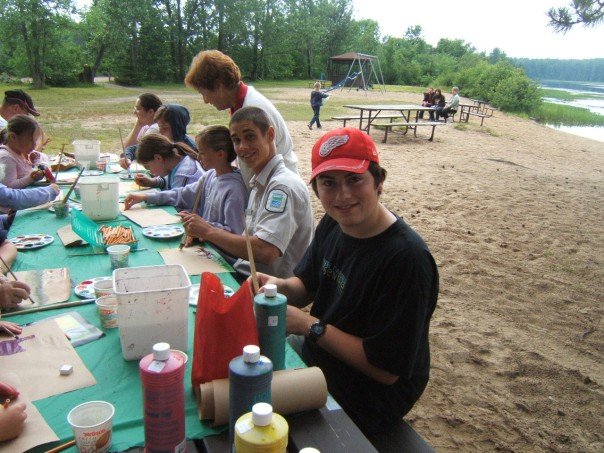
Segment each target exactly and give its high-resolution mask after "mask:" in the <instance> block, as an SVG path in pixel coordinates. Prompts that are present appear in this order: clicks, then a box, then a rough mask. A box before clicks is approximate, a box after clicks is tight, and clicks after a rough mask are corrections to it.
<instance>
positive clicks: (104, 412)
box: [67, 401, 115, 453]
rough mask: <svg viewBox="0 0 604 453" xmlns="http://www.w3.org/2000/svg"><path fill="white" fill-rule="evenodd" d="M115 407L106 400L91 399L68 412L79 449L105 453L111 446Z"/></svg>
mask: <svg viewBox="0 0 604 453" xmlns="http://www.w3.org/2000/svg"><path fill="white" fill-rule="evenodd" d="M114 413H115V408H114V407H113V405H112V404H110V403H107V402H105V401H89V402H87V403H83V404H80V405H78V406H76V407H74V408H73V409H72V410H71V411H69V414H67V421H68V422H69V424H70V425H71V429H72V430H73V435H74V437H75V441H76V445H77V447H78V451H79V452H81V453H92V452H97V453H103V452H106V451H107V450H109V447H111V429H112V426H113V414H114Z"/></svg>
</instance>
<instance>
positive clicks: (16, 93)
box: [0, 90, 40, 130]
mask: <svg viewBox="0 0 604 453" xmlns="http://www.w3.org/2000/svg"><path fill="white" fill-rule="evenodd" d="M15 115H33V116H40V112H38V111H37V110H36V108H35V107H34V101H33V100H32V98H31V96H30V95H29V94H27V93H26V92H25V91H23V90H8V91H5V92H4V99H3V101H2V105H1V106H0V130H2V129H4V128H5V127H6V124H7V123H8V120H10V119H11V118H12V117H13V116H15Z"/></svg>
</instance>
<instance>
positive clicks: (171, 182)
mask: <svg viewBox="0 0 604 453" xmlns="http://www.w3.org/2000/svg"><path fill="white" fill-rule="evenodd" d="M136 161H137V162H138V163H139V164H140V165H142V166H143V167H144V168H145V169H146V170H148V171H149V172H151V174H152V175H153V177H151V178H150V177H148V176H147V175H145V174H142V173H137V174H136V176H135V181H136V183H137V184H138V185H139V186H142V187H156V188H158V189H160V190H171V189H177V188H179V187H184V186H186V185H187V184H192V183H194V182H196V181H197V180H198V179H199V178H201V176H202V175H203V174H204V171H203V169H202V168H201V165H200V164H199V162H198V161H197V151H195V150H193V149H192V148H191V147H190V146H189V145H188V144H187V143H185V142H176V143H174V142H172V140H170V139H169V138H168V137H166V136H164V135H160V134H149V135H145V136H144V137H143V139H142V140H141V141H140V143H139V144H138V148H137V149H136Z"/></svg>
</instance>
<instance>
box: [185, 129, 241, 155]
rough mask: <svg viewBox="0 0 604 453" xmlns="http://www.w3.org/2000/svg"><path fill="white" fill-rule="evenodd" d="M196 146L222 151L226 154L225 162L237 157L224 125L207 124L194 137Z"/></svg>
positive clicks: (229, 134)
mask: <svg viewBox="0 0 604 453" xmlns="http://www.w3.org/2000/svg"><path fill="white" fill-rule="evenodd" d="M195 143H197V148H198V149H201V147H202V145H204V146H207V147H208V148H211V149H212V150H213V151H216V152H218V151H224V152H225V153H226V155H227V162H233V161H234V160H235V158H236V157H237V154H236V153H235V147H234V146H233V141H232V140H231V133H230V132H229V128H228V127H226V126H208V127H206V128H205V129H204V130H203V131H201V132H200V133H199V134H197V136H196V137H195Z"/></svg>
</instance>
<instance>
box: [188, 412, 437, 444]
mask: <svg viewBox="0 0 604 453" xmlns="http://www.w3.org/2000/svg"><path fill="white" fill-rule="evenodd" d="M285 418H286V419H287V422H288V424H289V442H288V446H287V451H288V452H297V451H299V450H300V449H302V448H304V447H313V448H316V449H318V450H319V451H322V452H340V451H345V452H347V453H356V452H358V453H371V452H380V453H389V452H392V453H394V452H396V453H398V452H409V453H433V452H434V449H433V448H432V447H431V446H430V445H429V444H428V443H427V442H426V441H425V440H424V439H422V437H421V436H420V435H419V434H417V433H416V432H415V431H414V430H413V428H412V427H411V426H409V424H407V422H405V421H402V423H401V424H400V425H399V426H398V427H397V429H395V430H393V431H391V432H388V433H385V434H379V435H375V436H371V437H365V436H364V434H363V433H362V432H361V431H360V430H359V428H357V426H356V425H355V424H354V423H353V422H352V420H350V418H349V417H348V415H346V413H345V412H344V411H343V410H342V409H336V410H329V409H327V408H326V407H323V408H322V409H320V410H315V411H307V412H301V413H298V414H292V415H288V416H286V417H285ZM228 437H229V436H228V432H223V433H222V434H219V435H214V436H207V437H204V438H203V439H201V440H198V441H196V443H197V447H198V449H199V450H200V451H202V452H204V453H219V452H220V453H222V452H225V451H228Z"/></svg>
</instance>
